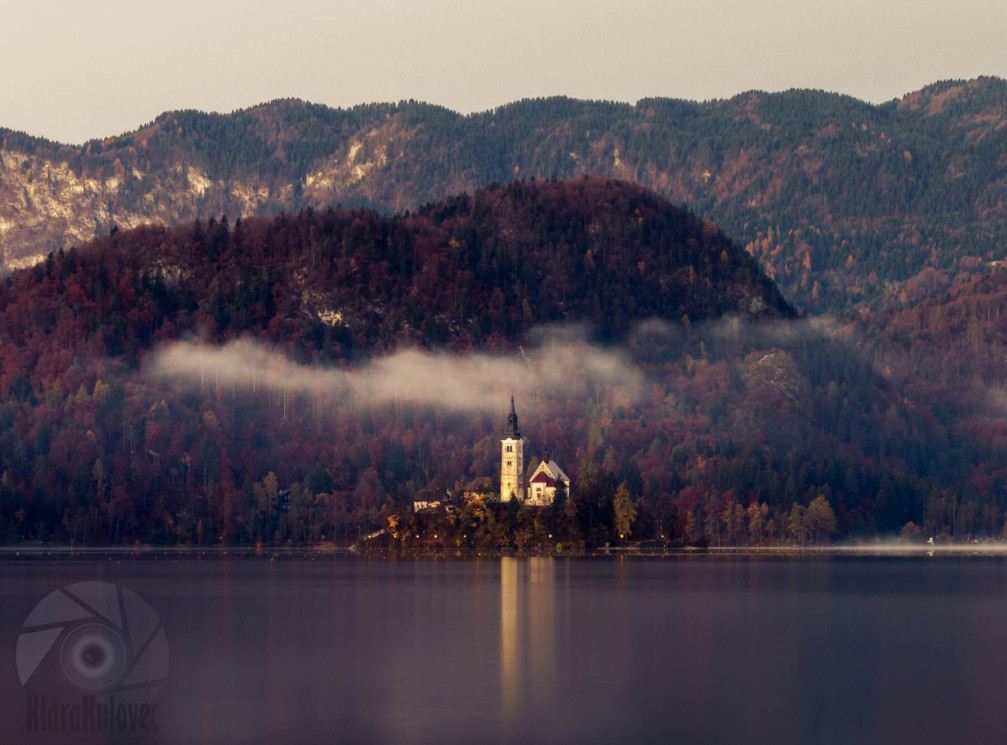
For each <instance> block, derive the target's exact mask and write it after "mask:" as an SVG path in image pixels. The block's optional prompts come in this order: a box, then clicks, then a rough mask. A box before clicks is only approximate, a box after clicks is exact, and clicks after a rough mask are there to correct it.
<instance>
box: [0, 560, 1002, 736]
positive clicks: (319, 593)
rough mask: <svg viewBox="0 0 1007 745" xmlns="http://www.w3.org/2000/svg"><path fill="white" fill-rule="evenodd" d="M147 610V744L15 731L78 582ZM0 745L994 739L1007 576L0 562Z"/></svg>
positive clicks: (958, 565)
mask: <svg viewBox="0 0 1007 745" xmlns="http://www.w3.org/2000/svg"><path fill="white" fill-rule="evenodd" d="M95 580H97V581H102V582H109V583H114V584H117V585H121V586H122V587H124V588H128V589H130V590H133V591H134V592H135V593H137V594H138V595H139V596H141V597H142V598H143V599H144V600H145V601H146V602H147V603H148V604H149V606H150V607H151V608H152V609H154V611H156V613H157V614H158V615H159V616H160V619H161V621H162V623H163V627H164V629H165V631H166V633H167V636H168V641H169V644H170V654H171V666H170V673H169V676H168V680H167V683H166V684H165V686H164V688H163V690H162V692H161V694H160V697H159V699H158V701H159V712H160V713H159V722H158V724H159V729H160V732H159V734H148V735H144V736H142V737H138V736H137V735H128V736H127V735H112V736H103V737H101V738H91V739H86V738H83V737H81V736H79V735H75V736H66V737H57V736H55V735H44V734H39V733H37V732H32V733H28V732H26V731H25V726H26V724H25V722H26V719H25V718H26V706H27V704H26V700H25V694H24V692H23V691H22V689H21V686H20V682H19V679H18V672H17V667H16V662H15V648H16V646H17V639H18V636H19V634H20V633H21V629H22V625H23V624H24V622H25V620H26V618H27V617H28V615H29V614H30V613H31V611H32V609H33V607H34V606H35V605H36V604H37V603H38V602H39V601H40V600H41V599H42V598H43V597H45V596H46V595H47V594H49V593H50V592H52V591H53V590H56V589H58V588H60V587H62V586H65V585H69V584H72V583H76V582H82V581H95ZM0 602H2V611H0V632H2V634H0V694H2V698H0V741H2V742H13V743H21V742H25V743H33V742H40V743H42V742H75V743H76V742H101V743H105V742H158V743H162V742H163V743H220V744H227V743H304V744H307V745H311V744H312V743H335V744H338V743H438V744H441V743H444V744H446V745H451V744H452V743H470V742H471V743H482V742H486V743H578V744H582V743H621V742H639V743H669V742H674V743H732V742H738V743H742V742H744V743H753V742H754V743H899V742H902V743H938V742H942V743H943V742H964V741H976V742H992V741H1001V740H1007V706H1005V705H1004V697H1005V694H1007V560H1004V559H983V558H956V559H927V558H916V559H905V558H901V559H891V558H889V559H878V558H872V559H868V558H862V557H860V558H850V557H836V558H801V559H766V558H763V559H745V558H735V559H722V558H713V557H708V556H704V557H696V558H687V559H576V560H574V559H571V560H567V559H502V560H481V561H476V560H472V561H450V560H447V561H446V560H433V559H421V560H382V559H372V560H368V559H353V560H350V559H331V558H329V559H318V560H308V559H305V558H298V559H285V560H276V561H269V560H262V559H237V560H221V559H218V560H203V561H200V560H193V559H180V560H171V559H169V560H164V559H160V560H156V561H155V560H151V559H141V560H135V559H133V560H129V559H122V560H119V561H117V560H114V559H113V560H105V559H103V560H98V559H87V560H82V559H72V560H61V561H55V562H54V561H52V560H48V561H44V560H40V559H33V560H28V561H25V560H15V559H5V560H2V561H0Z"/></svg>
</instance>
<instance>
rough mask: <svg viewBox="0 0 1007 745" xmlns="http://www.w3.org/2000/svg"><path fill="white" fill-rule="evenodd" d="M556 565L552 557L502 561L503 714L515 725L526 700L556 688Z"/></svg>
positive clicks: (501, 699) (505, 720) (501, 693)
mask: <svg viewBox="0 0 1007 745" xmlns="http://www.w3.org/2000/svg"><path fill="white" fill-rule="evenodd" d="M555 572H556V563H555V561H554V560H553V559H548V558H531V559H515V558H503V559H501V560H500V711H501V715H502V717H503V720H504V722H507V723H514V722H515V720H516V716H517V712H518V711H519V709H520V708H521V707H522V706H523V705H524V703H525V702H526V699H527V698H529V697H530V698H533V699H540V700H541V699H543V698H546V697H548V696H549V692H550V690H552V689H553V687H554V685H555V678H556V670H555V655H554V652H555V644H556V619H555V607H554V594H555V588H554V578H555Z"/></svg>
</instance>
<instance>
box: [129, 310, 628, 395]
mask: <svg viewBox="0 0 1007 745" xmlns="http://www.w3.org/2000/svg"><path fill="white" fill-rule="evenodd" d="M536 338H537V339H538V342H537V344H536V346H534V347H532V348H529V349H528V350H527V351H525V350H518V351H516V352H512V353H511V354H509V355H506V356H494V355H487V354H469V355H457V354H428V353H425V352H420V351H415V350H409V351H404V352H397V353H395V354H391V355H388V356H386V357H380V358H376V359H374V360H371V361H370V362H368V363H367V364H365V365H363V366H360V367H353V368H335V367H327V366H319V365H302V364H298V363H295V362H292V361H291V360H290V359H288V358H287V357H286V356H284V355H283V354H281V353H279V352H277V351H275V350H271V349H269V348H267V347H264V346H262V345H260V344H257V343H255V342H252V341H248V340H240V341H234V342H231V343H229V344H226V345H224V346H210V345H205V344H198V343H195V342H177V343H174V344H171V345H170V346H166V347H163V348H162V349H160V350H159V351H158V352H156V353H155V354H154V355H153V356H152V358H151V360H150V361H149V363H148V365H147V368H146V371H147V373H148V374H149V375H152V376H154V377H158V378H162V379H167V380H173V381H177V382H181V383H184V384H189V385H193V386H201V385H202V386H207V385H213V386H223V387H229V388H235V389H241V390H247V391H252V392H254V391H272V392H281V391H282V392H286V393H290V394H294V395H299V394H310V395H316V396H321V397H324V398H331V399H336V398H346V397H350V398H352V399H353V400H354V401H355V402H357V403H360V404H364V405H367V404H381V403H387V402H392V401H395V402H398V403H406V404H432V405H436V406H439V407H444V408H447V409H451V410H455V411H484V410H493V409H497V408H499V406H500V398H501V396H506V395H510V394H511V392H513V393H515V394H518V395H528V394H534V393H541V394H544V395H546V396H550V397H554V398H560V399H562V398H574V397H583V396H586V395H592V394H595V393H597V392H599V391H601V392H603V394H605V395H611V394H615V393H618V394H619V395H620V396H621V397H625V398H626V399H629V400H633V399H636V398H638V397H639V396H640V394H641V392H642V390H643V387H644V386H643V383H644V377H643V374H642V373H641V371H640V369H639V368H638V367H637V366H636V365H634V364H633V363H632V362H630V361H629V360H628V359H627V358H626V356H625V355H624V354H623V353H622V352H621V351H619V350H612V349H606V348H602V347H599V346H597V345H594V344H591V343H589V342H587V341H586V340H585V339H584V338H583V336H582V335H580V334H579V333H577V331H576V330H570V329H565V330H548V329H547V330H544V331H542V332H541V333H539V334H538V335H537V337H536Z"/></svg>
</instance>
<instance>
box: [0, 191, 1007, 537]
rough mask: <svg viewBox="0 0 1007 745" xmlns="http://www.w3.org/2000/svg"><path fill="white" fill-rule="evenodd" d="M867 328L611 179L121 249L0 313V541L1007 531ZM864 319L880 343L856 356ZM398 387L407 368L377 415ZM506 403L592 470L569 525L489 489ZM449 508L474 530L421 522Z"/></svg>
mask: <svg viewBox="0 0 1007 745" xmlns="http://www.w3.org/2000/svg"><path fill="white" fill-rule="evenodd" d="M997 277H999V275H997ZM983 281H984V282H987V283H990V282H999V281H1002V280H998V279H997V278H996V277H991V278H987V279H986V280H983ZM993 286H994V285H984V284H981V283H980V284H979V285H976V286H975V288H973V289H971V290H970V289H967V288H961V289H959V290H956V293H957V294H956V295H955V296H954V297H951V296H949V297H948V298H947V300H948V301H950V302H951V305H949V306H948V307H949V308H954V307H961V308H968V309H970V310H968V313H966V312H965V311H964V310H963V311H961V312H959V311H957V310H947V311H944V313H945V315H944V316H942V317H945V318H947V319H948V326H947V327H948V329H949V333H953V331H952V329H954V328H955V326H954V323H966V326H967V325H968V324H969V323H972V324H974V325H975V324H979V325H981V324H982V323H986V324H987V327H986V331H982V330H977V331H976V333H994V332H995V331H996V329H997V328H998V327H997V326H995V321H996V320H997V319H998V318H999V314H998V313H995V311H994V310H993V309H992V307H993V306H990V305H989V304H987V305H985V306H984V305H982V301H981V300H976V301H973V300H971V299H970V298H971V297H972V295H971V294H970V293H981V292H987V290H989V288H991V287H993ZM997 286H999V285H997ZM983 288H986V289H983ZM987 294H989V293H987ZM955 301H957V302H958V304H959V305H958V306H955V304H954V303H955ZM934 303H938V301H937V300H935V301H934ZM924 307H928V306H921V309H922V308H924ZM935 307H936V306H935ZM942 307H943V306H942ZM986 307H988V308H990V310H989V311H988V313H987V316H986V321H985V322H984V321H982V315H981V311H982V308H986ZM920 312H925V313H930V312H933V313H937V312H939V311H937V310H932V311H930V310H921V311H920ZM906 313H908V311H906ZM963 314H965V315H963ZM969 314H970V315H969ZM863 318H864V320H862V321H861V323H862V324H865V325H864V326H863V327H854V326H850V327H846V328H837V327H833V326H830V325H828V324H825V323H822V322H818V321H814V320H811V319H806V318H799V317H797V316H796V314H795V313H794V311H793V310H792V308H791V307H790V306H789V305H788V304H787V303H786V302H785V301H784V300H783V298H782V297H781V295H780V294H779V292H778V291H777V290H776V288H775V286H774V285H773V283H772V282H771V281H769V280H768V279H767V278H766V277H765V275H763V274H762V273H761V272H760V271H759V269H758V267H757V265H756V263H755V261H754V260H753V259H752V257H751V256H750V255H749V254H748V253H746V252H745V251H744V250H742V249H741V248H740V247H739V246H737V245H735V244H733V243H732V242H731V241H729V240H728V239H727V238H725V237H724V235H723V234H722V233H721V232H720V231H719V230H718V229H717V228H716V226H714V225H712V224H711V223H709V222H705V221H703V220H701V219H699V218H697V217H696V216H694V215H692V214H690V213H688V212H685V211H683V210H681V209H678V208H675V207H673V206H672V205H670V204H669V203H667V202H666V201H664V200H662V199H660V198H659V197H657V196H656V195H654V194H653V193H650V192H647V191H645V190H643V189H642V188H640V187H638V186H633V185H629V184H625V183H619V182H614V181H606V180H603V179H576V180H572V181H566V182H555V181H536V182H533V181H528V182H518V183H512V184H508V185H504V186H496V187H490V188H486V189H481V190H478V191H476V192H474V193H473V194H472V195H471V196H460V197H455V198H451V199H448V200H446V201H443V202H438V203H433V204H429V205H426V206H424V207H422V208H420V209H418V210H416V211H413V212H409V213H403V214H401V215H398V216H395V217H383V216H381V215H380V214H378V213H376V212H371V211H365V210H360V209H325V210H314V211H312V210H307V211H303V212H299V213H297V214H290V215H281V216H279V217H277V218H273V219H264V218H247V219H241V220H237V219H235V220H233V222H232V221H231V220H229V219H228V218H226V217H223V216H220V217H219V218H215V219H212V220H206V221H197V222H195V223H189V224H186V225H182V226H178V227H172V228H165V227H144V228H138V229H135V230H129V231H127V230H115V231H113V232H112V234H111V235H109V236H107V237H104V238H101V239H98V240H96V241H94V242H93V243H91V244H89V245H87V246H83V247H81V248H78V249H70V250H59V251H57V252H54V253H53V254H52V255H50V256H49V257H48V258H47V259H46V260H45V261H44V262H43V263H41V264H38V265H37V266H35V267H33V268H31V269H27V270H23V271H20V272H16V273H15V274H13V275H12V276H11V277H10V278H9V279H8V280H7V281H6V283H5V285H4V286H3V288H2V291H0V328H2V329H3V337H2V344H0V539H2V540H5V541H8V542H18V541H27V540H32V541H34V540H42V541H52V542H60V543H69V542H72V543H75V544H78V545H79V544H109V543H111V544H123V543H127V544H132V543H134V542H150V543H155V544H176V543H184V544H202V545H208V544H220V543H226V544H248V543H256V542H259V541H261V542H263V543H266V544H269V543H273V544H285V543H304V542H309V543H313V542H317V541H323V540H335V541H337V542H338V543H345V544H349V543H353V542H356V541H359V540H360V538H361V537H362V536H366V535H368V534H371V533H373V532H374V531H377V530H380V529H385V530H386V531H387V532H386V534H385V535H384V536H383V538H382V540H384V541H390V542H397V543H398V544H400V545H405V546H416V545H419V546H420V547H430V546H445V547H469V548H480V549H487V550H492V549H499V548H502V547H507V546H516V547H519V548H522V549H529V550H530V549H544V548H549V549H550V550H553V549H555V547H556V546H557V545H559V546H560V547H561V548H562V550H581V549H583V548H590V547H594V546H599V545H604V544H606V543H620V542H639V541H649V540H654V541H659V542H661V541H672V542H678V543H687V542H712V543H716V544H730V543H756V544H758V543H766V542H780V541H786V542H790V541H793V542H798V543H803V542H808V541H824V540H829V539H831V538H833V537H856V536H861V537H864V536H871V535H875V534H877V533H879V532H880V533H889V534H890V533H899V532H901V533H903V534H905V535H907V536H909V537H914V536H924V535H926V536H931V537H935V538H937V539H938V540H951V539H957V540H965V539H976V538H980V537H992V536H1000V535H1001V534H1002V531H1003V527H1004V526H1003V524H1004V518H1005V512H1004V511H1005V508H1007V504H1005V500H1004V491H1003V486H1004V485H1003V481H1002V475H1001V471H1000V467H999V463H1000V462H1002V460H1003V452H1002V449H1003V447H1005V446H1007V444H1005V443H1004V442H1003V441H1002V438H999V437H988V436H987V435H988V430H984V429H982V424H983V421H984V420H983V418H982V417H981V416H978V415H977V414H978V412H977V410H976V409H975V408H974V407H972V405H971V404H970V403H969V401H968V400H966V399H963V400H962V401H961V402H958V401H957V400H955V399H954V398H952V397H951V395H950V394H948V393H947V392H946V391H942V390H939V389H940V385H941V383H942V382H943V381H941V380H939V379H937V380H934V381H933V387H932V388H927V387H926V386H923V387H915V388H914V387H912V386H908V385H905V384H904V379H902V378H900V377H899V376H898V375H897V374H896V373H892V372H886V368H885V367H884V366H881V367H879V361H881V362H886V361H888V360H889V359H890V358H891V356H892V355H896V354H897V349H898V347H897V346H896V345H897V344H899V343H902V342H903V337H901V336H899V329H900V328H902V327H910V328H911V327H913V324H914V323H916V321H914V320H912V316H911V315H907V316H904V317H903V316H900V315H893V316H885V317H881V316H870V315H869V314H868V315H865V316H864V317H863ZM962 318H965V319H966V320H964V321H962V320H961V319H962ZM952 319H957V320H954V323H952ZM870 324H877V325H878V326H879V327H880V328H883V329H886V328H889V327H891V328H892V332H891V334H892V336H891V339H890V341H884V342H881V341H878V342H870V343H868V342H864V341H862V338H863V334H864V333H865V329H867V328H868V327H869V326H870ZM990 324H994V325H990ZM976 328H977V329H978V328H979V327H978V326H976ZM236 342H237V343H239V344H240V345H244V346H242V347H235V346H234V345H235V343H236ZM872 344H876V345H877V346H872ZM236 348H239V349H253V350H256V352H255V354H252V355H250V356H246V357H243V358H240V360H239V363H240V364H239V365H238V367H242V368H243V369H242V370H241V371H240V373H241V375H244V376H245V379H248V380H254V381H257V382H255V383H253V384H247V383H242V382H241V380H242V378H241V375H238V376H234V375H231V376H228V374H227V373H226V371H223V372H222V368H221V367H219V366H214V364H215V363H214V362H213V361H214V360H216V359H218V357H215V356H214V355H215V354H218V353H221V352H222V350H234V349H236ZM187 350H188V351H187ZM173 351H174V353H178V354H182V355H185V354H188V353H189V351H191V352H192V353H193V355H195V356H194V357H193V359H194V360H196V359H197V357H198V360H197V361H196V362H194V363H193V364H192V365H190V368H189V373H187V374H183V373H180V372H178V371H177V369H176V370H175V372H172V371H171V370H168V371H167V372H166V371H165V370H163V369H161V368H160V367H159V365H160V364H161V360H163V359H164V355H165V354H170V353H172V352H173ZM935 351H936V350H935ZM911 353H912V354H914V355H915V350H911ZM199 354H202V355H204V356H198V355H199ZM921 354H922V352H921ZM928 354H929V353H928ZM409 355H413V356H409ZM396 361H397V363H398V364H399V365H400V366H404V367H400V368H396V367H395V363H396ZM920 364H923V363H922V362H921V363H920ZM934 364H936V363H934ZM961 364H963V365H966V366H967V365H968V364H969V363H968V361H967V360H966V361H963V362H962V363H961ZM431 366H433V368H432V369H435V370H436V371H437V376H440V377H446V376H449V374H450V371H451V370H460V371H461V377H459V378H458V379H462V378H465V379H467V380H475V381H477V382H481V383H482V384H483V387H482V388H479V389H478V395H476V396H470V397H469V398H470V399H475V400H469V401H468V402H467V403H459V402H458V401H456V400H451V401H449V400H448V399H449V396H448V395H447V394H445V393H444V391H445V390H446V388H445V387H444V386H443V385H442V386H441V387H440V388H435V390H436V391H439V392H440V393H438V394H437V395H434V396H432V397H431V396H427V397H423V396H420V395H417V393H416V392H417V391H418V390H420V389H421V388H422V387H423V386H424V385H427V382H425V381H424V380H423V379H422V378H423V376H422V375H421V374H420V373H421V372H422V371H423V370H427V369H428V368H431ZM271 369H272V370H273V373H275V374H273V373H271ZM389 369H392V370H395V369H403V370H404V374H403V375H402V376H400V377H398V378H396V379H395V390H394V391H393V393H391V394H389V395H387V396H384V397H382V396H378V395H376V394H375V392H374V390H375V386H376V385H377V384H378V382H379V381H380V380H382V379H383V378H382V376H383V375H386V374H387V371H388V370H389ZM970 369H971V368H970ZM981 369H985V368H981ZM992 369H993V368H992V366H991V367H990V372H991V373H992ZM276 370H278V371H279V372H278V373H276V372H275V371H276ZM501 370H502V371H503V372H502V373H501V372H500V371H501ZM976 370H977V374H978V372H979V371H980V368H976ZM435 377H436V376H435ZM333 380H344V381H350V382H349V384H347V385H343V386H335V385H332V384H331V383H332V381H333ZM452 380H454V379H452ZM989 382H990V385H991V390H992V392H993V394H996V383H997V380H996V379H990V381H989ZM450 387H451V384H449V386H448V388H450ZM511 393H515V394H516V398H517V403H518V407H519V409H520V411H521V416H522V423H523V427H522V429H523V430H524V432H525V434H526V436H528V438H529V448H530V449H529V453H530V455H531V456H532V457H531V458H530V461H531V462H530V463H529V468H534V467H535V465H536V464H537V458H536V457H535V454H537V453H540V452H541V450H542V448H544V447H546V446H548V447H549V448H551V452H552V453H553V455H554V457H555V458H556V459H557V460H558V461H559V462H561V463H562V464H564V468H565V469H566V470H567V471H568V473H569V474H570V475H571V477H572V479H573V487H572V489H571V493H570V495H569V498H568V499H566V500H563V503H562V504H559V505H557V506H556V507H555V508H551V509H534V508H521V509H515V508H514V507H509V508H508V507H504V506H501V505H494V504H492V503H490V502H487V501H486V500H485V499H484V498H482V497H480V496H479V494H481V493H485V492H487V491H489V492H492V491H493V482H494V480H495V479H497V478H498V475H499V474H498V469H499V460H498V456H499V438H500V436H501V430H502V427H503V421H504V416H505V414H506V410H507V402H508V400H509V396H510V394H511ZM438 395H439V396H441V398H438ZM990 426H991V427H994V425H990ZM994 429H995V427H994ZM448 491H450V492H451V493H452V494H453V495H454V496H455V498H456V499H457V500H459V501H458V504H457V508H456V509H455V510H453V511H451V512H446V511H442V512H435V513H430V514H426V513H424V514H420V515H416V514H414V513H413V512H412V510H411V504H412V501H413V499H414V498H417V497H420V498H424V497H427V498H431V499H433V498H439V497H441V496H443V495H444V494H446V493H447V492H448Z"/></svg>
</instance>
